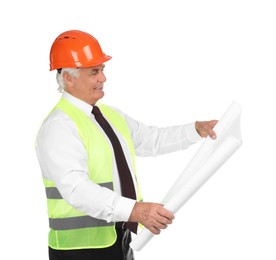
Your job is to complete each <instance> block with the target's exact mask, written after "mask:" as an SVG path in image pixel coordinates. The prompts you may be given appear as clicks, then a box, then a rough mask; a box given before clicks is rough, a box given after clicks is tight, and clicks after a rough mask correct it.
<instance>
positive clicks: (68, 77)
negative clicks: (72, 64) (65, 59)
mask: <svg viewBox="0 0 276 260" xmlns="http://www.w3.org/2000/svg"><path fill="white" fill-rule="evenodd" d="M62 78H63V80H64V83H65V86H66V89H68V88H72V87H73V78H72V76H71V75H70V74H69V73H68V72H66V71H65V72H63V74H62Z"/></svg>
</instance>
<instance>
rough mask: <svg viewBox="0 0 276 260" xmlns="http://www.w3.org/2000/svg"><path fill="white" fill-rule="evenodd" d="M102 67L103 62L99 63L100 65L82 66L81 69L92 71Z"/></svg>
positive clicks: (103, 65)
mask: <svg viewBox="0 0 276 260" xmlns="http://www.w3.org/2000/svg"><path fill="white" fill-rule="evenodd" d="M104 67H105V64H100V65H97V66H93V67H87V68H82V70H86V71H94V70H100V69H103V68H104Z"/></svg>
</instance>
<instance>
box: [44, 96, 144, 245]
mask: <svg viewBox="0 0 276 260" xmlns="http://www.w3.org/2000/svg"><path fill="white" fill-rule="evenodd" d="M99 107H100V109H101V111H102V113H103V115H104V116H105V117H106V118H107V119H108V120H109V122H110V123H111V124H112V125H113V126H114V127H115V128H116V129H117V130H118V131H119V132H120V133H121V134H122V136H123V137H124V138H125V139H126V141H127V144H128V148H129V151H130V153H131V159H132V168H133V170H134V173H135V152H134V147H133V143H132V140H131V136H130V132H129V129H128V126H127V123H126V121H125V119H124V118H123V117H122V116H121V115H120V114H119V113H118V112H116V111H115V110H113V109H111V108H109V107H108V106H106V105H103V104H99ZM55 109H61V110H62V111H63V112H64V113H66V114H67V115H68V116H69V117H70V118H71V119H72V120H73V122H74V123H75V124H76V126H77V129H78V133H79V136H80V138H81V140H82V141H83V144H84V146H85V149H86V151H87V154H88V171H89V178H90V179H91V180H92V181H93V182H94V183H97V184H99V185H101V186H104V187H107V188H109V189H111V190H113V177H112V157H113V153H112V148H111V147H110V144H109V143H108V142H107V141H106V139H105V137H104V136H103V134H102V133H101V132H100V130H99V129H98V128H97V127H96V125H95V124H93V122H92V121H91V120H90V119H89V117H87V115H86V114H85V113H84V112H82V111H81V110H80V109H78V108H77V107H75V106H74V105H73V104H71V103H70V102H68V101H67V100H66V99H64V98H61V100H60V101H59V102H58V103H57V105H56V106H55V108H54V109H53V111H54V110H55ZM130 167H131V166H130ZM135 177H136V173H135ZM136 182H137V178H136ZM44 185H45V188H46V195H47V206H48V217H49V225H50V231H49V236H48V243H49V246H50V247H51V248H54V249H59V250H61V249H65V250H66V249H67V250H69V249H81V248H104V247H109V246H111V245H113V244H114V243H115V241H116V238H117V235H116V231H115V225H114V223H113V222H111V223H107V222H106V221H105V220H101V219H96V218H93V217H91V216H88V215H86V214H84V213H83V212H81V211H79V210H77V209H75V208H73V207H72V206H70V205H69V204H68V203H67V202H66V201H65V200H64V199H63V198H62V197H61V195H60V193H59V191H58V190H57V188H56V187H55V183H54V182H53V181H51V180H47V179H44ZM137 187H138V189H137V200H138V201H141V200H142V197H141V193H140V188H139V185H138V183H137Z"/></svg>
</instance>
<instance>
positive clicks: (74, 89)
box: [64, 64, 106, 105]
mask: <svg viewBox="0 0 276 260" xmlns="http://www.w3.org/2000/svg"><path fill="white" fill-rule="evenodd" d="M104 67H105V65H104V64H101V65H99V66H95V67H89V68H81V69H80V70H79V72H80V73H79V77H72V76H70V75H69V74H67V73H66V74H65V73H64V74H65V75H64V81H65V82H66V91H67V92H68V93H69V94H71V95H73V96H75V97H77V98H79V99H81V100H83V101H85V102H86V103H88V104H90V105H94V104H95V103H96V102H97V101H98V100H99V99H101V98H102V97H103V96H104V91H103V87H104V82H105V81H106V77H105V75H104V72H103V70H104Z"/></svg>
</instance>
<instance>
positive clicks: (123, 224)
mask: <svg viewBox="0 0 276 260" xmlns="http://www.w3.org/2000/svg"><path fill="white" fill-rule="evenodd" d="M115 227H116V228H121V229H126V222H124V221H121V222H116V223H115Z"/></svg>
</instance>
